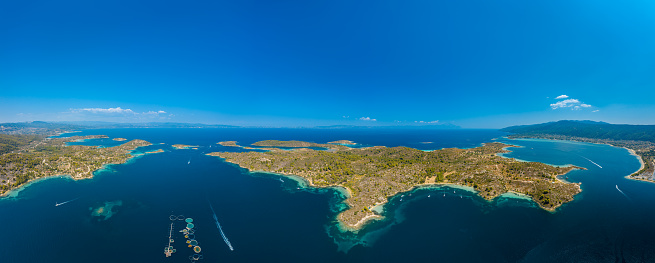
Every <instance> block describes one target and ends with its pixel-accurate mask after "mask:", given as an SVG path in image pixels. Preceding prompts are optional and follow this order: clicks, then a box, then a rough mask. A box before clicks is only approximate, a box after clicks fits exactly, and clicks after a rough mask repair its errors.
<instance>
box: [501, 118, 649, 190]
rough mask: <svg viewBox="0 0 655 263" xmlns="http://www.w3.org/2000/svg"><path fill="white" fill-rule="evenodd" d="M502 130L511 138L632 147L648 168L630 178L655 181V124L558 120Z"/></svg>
mask: <svg viewBox="0 0 655 263" xmlns="http://www.w3.org/2000/svg"><path fill="white" fill-rule="evenodd" d="M502 131H506V132H511V133H514V134H513V135H511V136H510V137H511V138H541V139H554V140H571V141H580V142H590V143H603V144H610V145H613V146H617V147H624V148H627V149H630V150H632V151H634V152H635V154H637V155H638V156H639V157H640V158H641V160H642V162H643V164H644V167H643V168H642V169H640V170H639V171H637V172H635V173H633V174H631V175H629V176H628V177H629V178H632V179H637V180H645V181H655V177H654V176H655V174H654V173H655V125H617V124H609V123H604V122H592V121H558V122H549V123H542V124H535V125H524V126H512V127H507V128H504V129H502Z"/></svg>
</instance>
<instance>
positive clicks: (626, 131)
mask: <svg viewBox="0 0 655 263" xmlns="http://www.w3.org/2000/svg"><path fill="white" fill-rule="evenodd" d="M501 131H505V132H511V133H515V134H520V135H523V136H526V135H542V134H551V135H564V136H571V137H582V138H590V139H609V140H632V141H647V142H655V125H627V124H609V123H605V122H592V121H558V122H548V123H542V124H535V125H522V126H512V127H507V128H504V129H501Z"/></svg>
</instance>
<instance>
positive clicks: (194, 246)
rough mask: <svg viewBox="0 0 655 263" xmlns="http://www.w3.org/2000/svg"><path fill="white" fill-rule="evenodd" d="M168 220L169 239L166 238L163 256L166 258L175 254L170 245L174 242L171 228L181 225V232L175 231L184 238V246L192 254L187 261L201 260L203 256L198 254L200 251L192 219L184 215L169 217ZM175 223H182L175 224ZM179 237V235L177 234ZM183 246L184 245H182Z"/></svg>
mask: <svg viewBox="0 0 655 263" xmlns="http://www.w3.org/2000/svg"><path fill="white" fill-rule="evenodd" d="M168 219H169V220H170V221H171V223H170V229H169V238H168V245H167V246H165V247H164V254H166V257H170V256H172V254H173V253H175V252H176V250H175V249H174V248H173V246H172V244H173V243H174V242H175V240H174V235H173V228H174V225H175V224H183V226H185V227H183V228H182V230H179V231H176V232H179V233H182V235H183V236H184V239H186V240H185V241H186V242H185V243H186V245H187V246H188V247H189V248H190V249H191V251H192V253H193V254H191V256H189V259H190V260H191V261H192V262H195V261H198V260H201V259H203V255H202V254H200V252H201V251H202V249H201V248H200V246H199V244H200V242H198V241H197V240H196V236H195V227H196V226H195V225H194V224H193V218H190V217H189V218H187V217H184V215H170V216H169V217H168ZM177 221H183V222H184V223H176V222H177ZM177 236H178V237H179V234H177ZM183 244H184V243H183Z"/></svg>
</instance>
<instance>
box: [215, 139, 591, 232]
mask: <svg viewBox="0 0 655 263" xmlns="http://www.w3.org/2000/svg"><path fill="white" fill-rule="evenodd" d="M253 145H257V146H268V147H293V146H295V147H321V148H324V147H326V146H324V145H326V144H316V143H309V142H301V141H270V140H269V141H261V142H256V143H254V144H253ZM327 145H329V144H327ZM335 146H338V145H332V148H330V149H329V151H326V150H314V149H309V148H300V149H296V150H281V149H276V148H269V149H268V151H266V152H261V151H247V152H212V153H208V154H207V155H210V156H217V157H220V158H224V159H225V160H226V161H227V162H230V163H234V164H237V165H239V166H240V167H242V168H245V169H248V170H250V171H253V172H254V171H263V172H272V173H278V174H281V175H289V176H291V175H295V176H299V177H301V178H303V179H305V180H306V181H308V182H309V184H310V185H311V186H313V187H341V188H343V189H345V190H346V191H347V193H348V197H347V198H346V200H345V202H346V203H347V204H348V206H349V208H348V209H347V210H345V211H342V212H341V213H340V214H339V215H338V216H337V218H338V220H339V222H341V223H342V224H343V226H344V227H345V228H346V229H349V230H352V231H358V230H359V229H360V228H361V226H363V225H364V224H365V223H366V222H367V221H368V220H371V219H376V218H381V217H382V216H381V215H380V214H378V213H377V212H375V211H374V209H373V208H374V207H375V206H379V205H382V204H384V203H386V202H388V200H389V199H390V198H392V197H394V196H396V195H398V194H399V193H403V192H407V191H410V190H412V189H414V188H417V187H425V186H429V185H438V184H451V185H457V186H466V187H470V188H471V189H474V190H475V191H476V192H477V194H478V195H480V196H481V197H483V198H485V199H487V200H492V199H494V198H496V197H498V196H499V195H501V194H503V193H507V192H513V193H517V194H523V195H526V196H529V197H530V198H532V200H534V201H535V202H536V203H537V204H538V205H539V206H540V207H542V208H544V209H546V210H549V211H553V210H555V209H556V208H557V207H559V206H561V205H562V204H564V203H566V202H569V201H571V200H573V196H574V195H576V194H577V193H579V192H580V191H581V190H580V186H579V184H576V183H567V182H564V181H561V180H559V179H558V176H560V175H563V174H565V173H567V172H569V171H571V170H573V169H583V168H579V167H575V166H568V167H555V166H551V165H547V164H543V163H537V162H523V161H518V160H515V159H511V158H505V157H502V156H500V155H499V154H501V153H506V152H509V151H508V150H506V148H508V147H513V146H512V145H507V144H502V143H497V142H493V143H487V144H484V145H483V146H480V147H476V148H471V149H457V148H449V149H441V150H435V151H432V152H424V151H421V150H417V149H413V148H408V147H391V148H389V147H384V146H374V147H367V148H350V147H346V146H340V145H339V147H335Z"/></svg>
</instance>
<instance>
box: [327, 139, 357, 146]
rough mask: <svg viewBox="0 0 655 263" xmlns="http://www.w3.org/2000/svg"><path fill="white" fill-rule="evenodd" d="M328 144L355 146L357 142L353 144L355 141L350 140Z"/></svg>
mask: <svg viewBox="0 0 655 263" xmlns="http://www.w3.org/2000/svg"><path fill="white" fill-rule="evenodd" d="M328 143H331V144H343V145H355V144H356V143H355V142H353V141H349V140H338V141H333V142H328Z"/></svg>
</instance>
